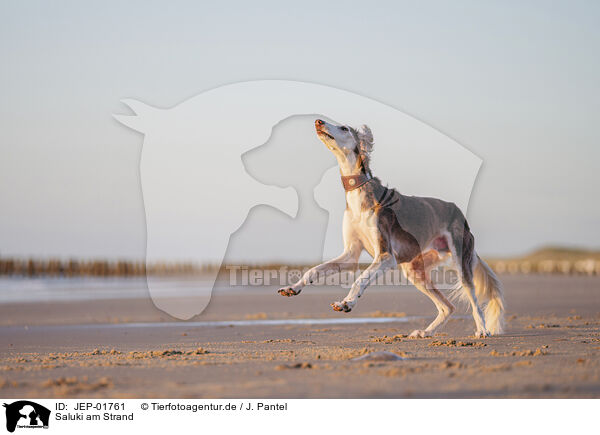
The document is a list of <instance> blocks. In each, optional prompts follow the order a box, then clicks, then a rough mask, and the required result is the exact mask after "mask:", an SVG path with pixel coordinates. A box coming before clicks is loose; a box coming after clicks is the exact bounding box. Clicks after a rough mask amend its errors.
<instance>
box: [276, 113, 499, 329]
mask: <svg viewBox="0 0 600 435" xmlns="http://www.w3.org/2000/svg"><path fill="white" fill-rule="evenodd" d="M315 127H316V130H317V136H318V137H319V139H320V140H321V141H322V142H323V143H324V144H325V145H326V146H327V148H329V149H330V150H331V152H332V153H333V155H334V156H335V157H336V159H337V161H338V164H339V167H340V172H341V175H342V184H343V186H344V190H345V191H346V211H345V213H344V220H343V238H344V252H343V253H342V254H341V255H340V256H339V257H337V258H335V259H333V260H331V261H327V262H326V263H323V264H321V265H319V266H316V267H313V268H312V269H310V270H308V271H307V272H306V273H305V274H304V275H303V276H302V277H301V278H300V280H299V281H298V282H296V283H295V284H293V285H292V286H290V287H284V288H281V289H279V293H280V294H281V295H283V296H294V295H297V294H299V293H300V292H301V291H302V289H303V288H304V287H305V286H306V285H308V284H311V283H313V282H316V281H317V280H318V279H319V278H320V277H321V276H323V275H328V274H331V273H339V272H343V271H354V272H355V271H356V270H357V268H358V260H359V257H360V254H361V253H362V251H363V250H366V251H367V252H368V253H369V254H370V255H371V256H372V257H373V262H372V263H371V264H370V265H369V266H368V267H367V268H366V269H365V270H364V271H363V272H362V273H361V274H360V275H359V277H358V279H357V280H356V281H355V282H354V283H353V285H352V287H351V289H350V292H349V293H348V295H347V296H346V297H345V298H344V299H343V300H342V301H341V302H334V303H332V304H331V306H332V307H333V309H334V310H336V311H343V312H349V311H351V310H352V308H354V306H355V305H356V302H357V300H358V298H360V297H361V295H362V294H363V292H364V291H365V289H366V288H367V287H368V286H369V285H370V284H371V283H373V282H374V281H375V279H376V277H377V275H378V274H381V273H383V272H385V271H386V270H389V269H393V268H396V267H398V265H399V266H400V267H401V268H402V270H403V272H404V273H405V275H406V277H407V278H408V279H409V280H410V281H411V282H412V283H413V284H414V286H415V287H416V288H417V289H419V290H420V291H421V292H423V293H425V294H426V295H427V296H429V298H430V299H431V300H432V301H433V303H434V304H435V306H436V307H437V309H438V315H437V317H436V318H435V319H434V320H433V322H431V324H430V325H429V326H428V327H427V328H426V329H424V330H415V331H413V332H412V333H411V334H410V336H411V337H427V336H431V335H434V334H435V331H436V330H437V329H438V328H440V327H441V326H443V325H444V324H445V323H446V321H447V320H448V318H449V317H450V315H451V314H452V313H453V312H454V309H455V308H454V306H453V305H452V303H451V302H450V301H449V300H448V299H447V298H446V297H445V296H444V294H442V293H441V292H440V291H439V290H438V289H437V288H435V285H434V283H433V282H432V279H431V275H430V272H431V270H433V269H434V268H435V267H437V266H439V265H440V264H442V262H443V261H444V260H450V259H451V261H450V263H451V267H452V269H454V270H455V271H456V273H457V275H458V279H457V283H456V286H455V287H456V288H455V290H456V291H455V293H456V294H458V296H460V297H461V298H464V299H466V300H467V301H468V302H469V303H470V305H471V308H472V310H473V318H474V320H475V327H476V331H475V335H476V336H477V337H487V336H489V335H491V334H499V333H501V332H502V326H503V325H502V324H503V313H504V300H503V295H502V286H501V284H500V281H499V280H498V278H497V277H496V275H495V274H494V272H493V271H492V270H491V269H490V267H489V266H488V265H487V264H486V263H485V262H484V261H483V260H482V259H481V258H480V257H479V256H478V255H477V253H476V252H475V249H474V238H473V234H472V233H471V231H470V229H469V225H468V223H467V221H466V219H465V216H464V215H463V213H462V212H461V211H460V209H459V208H458V207H457V206H456V205H455V204H453V203H449V202H445V201H442V200H440V199H436V198H422V197H416V196H406V195H402V194H400V193H399V192H397V191H396V190H395V189H389V188H387V187H385V186H383V185H382V183H381V182H380V180H379V179H378V178H375V177H373V176H372V174H371V170H370V169H369V158H370V154H371V151H372V149H373V135H372V133H371V130H370V129H369V127H367V126H366V125H363V126H361V127H360V128H358V129H354V128H351V127H349V126H346V125H340V126H338V125H333V124H330V123H328V122H325V121H322V120H320V119H317V120H316V121H315ZM480 303H485V310H482V307H481V306H480ZM484 312H485V314H484Z"/></svg>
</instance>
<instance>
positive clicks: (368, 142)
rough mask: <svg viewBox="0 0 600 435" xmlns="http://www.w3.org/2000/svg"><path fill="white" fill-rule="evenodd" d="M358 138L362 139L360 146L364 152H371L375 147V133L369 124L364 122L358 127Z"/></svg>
mask: <svg viewBox="0 0 600 435" xmlns="http://www.w3.org/2000/svg"><path fill="white" fill-rule="evenodd" d="M358 138H359V139H360V147H361V149H362V150H363V151H364V152H367V153H370V152H371V150H372V149H373V133H371V129H370V128H369V126H367V125H365V124H363V125H361V126H360V128H359V129H358Z"/></svg>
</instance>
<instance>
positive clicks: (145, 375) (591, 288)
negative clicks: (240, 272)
mask: <svg viewBox="0 0 600 435" xmlns="http://www.w3.org/2000/svg"><path fill="white" fill-rule="evenodd" d="M502 280H503V282H504V284H505V288H506V289H505V291H506V299H507V304H508V310H507V332H506V334H504V335H502V336H499V337H491V338H487V339H474V338H472V336H471V334H472V332H473V321H472V319H471V318H470V316H469V315H467V314H468V313H467V312H466V310H459V312H458V313H457V314H458V316H455V318H453V319H451V320H450V321H449V322H448V324H447V325H446V327H445V328H444V329H443V330H442V331H441V333H440V334H438V335H437V336H435V337H433V338H427V339H410V338H407V337H405V335H406V334H409V333H410V332H411V331H412V330H413V329H416V328H423V327H425V326H426V325H427V324H428V323H429V322H430V321H431V320H432V318H433V314H434V307H433V305H432V304H431V302H430V301H429V300H428V299H427V298H426V297H425V296H423V295H422V294H420V293H419V292H417V291H416V290H414V289H410V288H402V289H394V288H373V289H369V290H367V293H365V296H364V297H363V298H361V300H360V302H359V304H358V305H357V307H356V308H355V309H354V311H353V312H352V313H348V314H344V313H337V312H333V311H332V310H331V308H330V307H329V303H331V302H333V301H335V300H339V299H341V298H343V296H344V295H345V293H346V291H345V290H344V289H341V288H337V289H336V288H324V287H314V288H307V289H305V290H304V291H303V293H302V294H301V295H299V296H296V297H292V298H284V297H281V296H279V295H277V294H276V293H275V291H276V289H275V288H241V289H239V290H238V289H236V290H226V291H219V290H217V291H216V292H215V293H214V294H213V298H212V300H211V303H210V304H209V306H208V308H207V309H206V311H205V312H204V313H203V314H202V315H200V316H197V317H196V318H194V319H192V322H193V323H190V322H176V321H175V320H174V319H172V318H171V317H170V316H168V315H167V314H165V313H163V312H161V311H159V310H157V309H156V308H155V307H154V305H153V304H152V301H151V300H150V299H145V298H133V299H100V300H88V301H86V300H79V301H71V302H68V301H61V302H54V303H52V302H34V303H25V302H16V303H4V304H0V343H1V346H0V396H2V397H6V398H13V397H208V398H221V397H253V398H261V397H273V398H280V397H284V398H303V397H306V398H346V397H356V398H377V397H381V398H385V397H406V398H421V397H424V398H451V397H461V398H467V397H482V398H488V397H489V398H503V397H600V358H599V356H600V279H599V278H597V277H568V276H504V277H502ZM99 291H101V290H99ZM300 319H304V320H300ZM306 319H315V320H314V321H310V320H306ZM336 319H354V320H352V321H351V322H347V323H336ZM288 320H289V321H288ZM373 322H379V323H373ZM379 351H387V352H392V353H395V354H397V355H400V356H402V357H404V359H401V360H396V361H389V360H386V359H385V358H383V359H381V358H379V359H369V358H367V359H361V360H358V361H355V360H353V358H356V357H358V356H361V355H367V354H369V353H372V352H379Z"/></svg>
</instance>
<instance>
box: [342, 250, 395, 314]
mask: <svg viewBox="0 0 600 435" xmlns="http://www.w3.org/2000/svg"><path fill="white" fill-rule="evenodd" d="M395 267H396V259H395V258H394V256H393V255H392V254H390V253H387V252H386V253H383V254H380V255H378V256H377V257H376V258H375V260H374V261H373V263H371V264H370V265H369V267H367V268H366V269H365V270H364V271H363V272H362V273H361V274H360V276H359V277H358V279H357V280H356V281H354V283H353V284H352V287H351V288H350V292H349V293H348V295H347V296H346V297H345V298H344V300H343V301H341V302H334V303H332V304H331V306H332V307H333V309H334V310H335V311H343V312H345V313H348V312H349V311H351V310H352V308H354V305H356V302H357V300H358V298H360V297H361V296H362V294H363V292H364V291H365V289H366V288H367V287H368V286H369V285H370V284H371V283H372V282H373V281H375V280H376V279H377V276H378V275H379V274H382V273H384V272H385V271H386V270H388V269H393V268H395Z"/></svg>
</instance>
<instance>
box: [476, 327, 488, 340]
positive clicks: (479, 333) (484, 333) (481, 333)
mask: <svg viewBox="0 0 600 435" xmlns="http://www.w3.org/2000/svg"><path fill="white" fill-rule="evenodd" d="M491 335H492V334H490V332H489V331H488V330H485V329H484V330H483V331H476V332H475V338H486V337H491Z"/></svg>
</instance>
